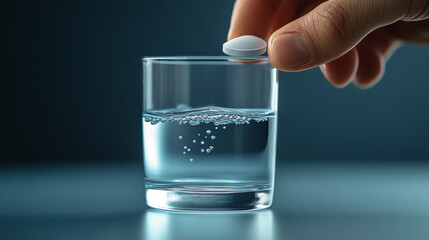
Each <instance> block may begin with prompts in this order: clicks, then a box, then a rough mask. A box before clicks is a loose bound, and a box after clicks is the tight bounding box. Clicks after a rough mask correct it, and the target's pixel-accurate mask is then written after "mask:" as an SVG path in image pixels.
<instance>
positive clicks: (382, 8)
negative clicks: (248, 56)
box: [268, 0, 412, 71]
mask: <svg viewBox="0 0 429 240" xmlns="http://www.w3.org/2000/svg"><path fill="white" fill-rule="evenodd" d="M410 2H412V0H375V1H372V0H330V1H326V2H323V3H322V4H320V5H319V6H317V7H316V8H314V9H313V10H312V11H311V12H309V13H307V14H306V15H304V16H302V17H300V18H298V19H296V20H294V21H292V22H290V23H288V24H286V25H285V26H283V27H281V28H280V29H278V30H277V31H275V32H274V33H273V34H272V35H271V37H270V40H269V52H268V54H269V56H270V59H271V62H272V63H273V65H274V66H275V67H277V68H278V69H280V70H287V71H300V70H304V69H308V68H311V67H315V66H318V65H321V64H323V63H325V62H329V61H332V60H334V59H336V58H338V57H340V56H342V55H343V54H345V53H347V52H348V51H349V50H350V49H352V48H353V47H354V46H356V44H358V43H359V41H360V40H362V38H364V37H365V36H366V35H367V34H368V33H370V32H371V31H372V30H374V29H376V28H378V27H381V26H385V25H388V24H390V23H393V22H395V21H398V20H399V19H401V18H403V17H404V16H405V15H406V14H407V9H409V8H410Z"/></svg>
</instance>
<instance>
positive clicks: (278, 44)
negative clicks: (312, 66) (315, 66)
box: [273, 33, 311, 69]
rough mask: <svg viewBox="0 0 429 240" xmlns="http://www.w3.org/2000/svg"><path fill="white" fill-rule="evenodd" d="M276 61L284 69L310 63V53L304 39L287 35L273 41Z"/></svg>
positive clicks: (299, 36)
mask: <svg viewBox="0 0 429 240" xmlns="http://www.w3.org/2000/svg"><path fill="white" fill-rule="evenodd" d="M273 49H274V55H275V58H276V60H277V61H278V62H279V63H280V65H281V66H282V67H284V68H286V69H289V68H293V67H296V66H299V65H303V64H305V63H308V62H310V60H311V52H310V49H309V48H308V46H307V43H306V42H305V39H304V38H303V37H302V36H301V35H299V34H297V33H287V34H283V35H280V36H278V37H276V38H275V39H274V40H273Z"/></svg>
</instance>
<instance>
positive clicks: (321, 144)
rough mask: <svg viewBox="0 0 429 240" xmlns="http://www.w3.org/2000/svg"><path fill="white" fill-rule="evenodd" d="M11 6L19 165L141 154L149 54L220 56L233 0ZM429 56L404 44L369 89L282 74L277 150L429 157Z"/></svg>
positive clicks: (9, 75) (9, 65)
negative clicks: (143, 61)
mask: <svg viewBox="0 0 429 240" xmlns="http://www.w3.org/2000/svg"><path fill="white" fill-rule="evenodd" d="M2 5H3V6H2V8H1V10H0V11H1V18H2V21H1V24H2V28H1V29H2V37H1V40H0V41H1V58H2V63H1V64H0V70H1V79H2V81H1V82H2V85H3V86H2V87H1V90H2V91H1V92H2V94H1V102H2V112H3V114H2V115H3V117H2V134H1V141H2V142H1V151H0V157H1V159H2V160H4V161H6V162H7V163H15V164H20V163H28V162H54V161H61V162H67V161H70V162H72V161H88V160H89V159H91V160H92V161H108V160H111V161H118V160H120V159H134V160H138V159H141V157H142V154H141V149H142V147H141V142H142V141H141V125H140V124H141V119H140V117H141V110H142V104H141V99H142V84H141V76H142V74H141V72H142V68H141V62H140V59H141V57H143V56H156V55H221V54H222V52H221V45H222V43H223V42H224V41H225V38H226V34H227V31H228V27H229V18H230V14H231V10H232V6H233V1H230V0H222V1H220V0H217V1H199V0H188V1H167V0H159V1H141V0H139V1H136V0H130V1H83V0H77V1H53V0H45V1H28V0H19V1H13V2H10V3H8V4H2ZM428 56H429V48H428V47H417V46H406V47H402V48H401V49H399V50H398V51H397V53H395V54H394V56H393V58H392V59H391V60H390V61H389V63H388V65H387V72H386V74H385V76H384V78H383V80H382V81H381V82H380V83H379V84H378V85H376V86H375V87H374V88H372V89H370V90H366V91H362V90H359V89H356V88H355V87H353V86H349V87H347V88H345V89H341V90H339V89H335V88H333V87H332V86H330V85H329V84H328V83H327V82H326V81H325V80H324V79H323V77H322V75H321V74H320V73H319V71H318V70H317V69H313V70H309V71H305V72H300V73H281V74H280V91H279V93H280V101H279V134H278V145H279V147H278V157H279V158H282V159H327V158H330V159H331V158H334V159H340V158H348V159H363V158H365V159H392V158H397V159H401V158H413V159H424V158H429V127H428V124H427V123H428V122H429V113H428V109H429V96H428V95H427V91H428V90H429V82H428V81H427V80H429V70H428V66H429V64H428V60H427V58H428ZM58 159H61V160H58Z"/></svg>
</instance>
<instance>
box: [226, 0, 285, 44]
mask: <svg viewBox="0 0 429 240" xmlns="http://www.w3.org/2000/svg"><path fill="white" fill-rule="evenodd" d="M279 2H280V1H279V0H237V1H236V2H235V4H234V9H233V11H232V17H231V26H230V28H229V32H228V40H231V39H233V38H236V37H239V36H242V35H255V36H257V37H260V38H262V39H265V40H268V38H269V34H270V27H271V23H272V21H273V17H274V14H275V12H276V9H277V6H278V5H279Z"/></svg>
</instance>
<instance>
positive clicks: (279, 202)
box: [0, 160, 429, 240]
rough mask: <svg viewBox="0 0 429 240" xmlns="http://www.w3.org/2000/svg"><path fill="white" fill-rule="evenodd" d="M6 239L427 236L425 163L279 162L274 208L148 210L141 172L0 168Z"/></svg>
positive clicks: (0, 226)
mask: <svg viewBox="0 0 429 240" xmlns="http://www.w3.org/2000/svg"><path fill="white" fill-rule="evenodd" d="M0 236H1V237H0V238H1V239H44V240H49V239H63V240H64V239H154V240H157V239H187V240H192V239H264V240H265V239H266V240H270V239H305V240H311V239H377V240H380V239H389V240H394V239H412V240H419V239H425V240H427V239H429V164H428V163H423V162H420V163H418V162H407V161H399V162H398V161H395V162H388V161H387V162H383V163H381V162H371V161H353V162H350V161H322V160H321V161H311V162H309V161H289V162H288V161H278V163H277V170H276V184H275V193H274V202H273V206H272V207H271V208H269V209H267V210H261V211H251V212H231V213H186V212H168V211H160V210H154V209H149V208H148V207H147V206H146V205H145V203H144V189H143V176H142V167H141V166H140V167H138V166H131V165H108V166H103V167H100V166H69V167H65V166H62V167H49V168H48V167H45V168H42V167H40V168H32V169H19V168H14V169H2V170H0Z"/></svg>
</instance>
